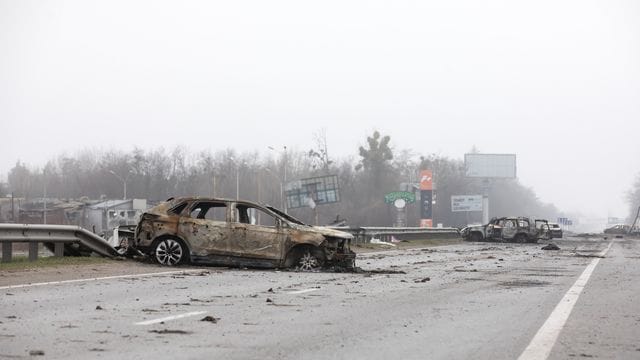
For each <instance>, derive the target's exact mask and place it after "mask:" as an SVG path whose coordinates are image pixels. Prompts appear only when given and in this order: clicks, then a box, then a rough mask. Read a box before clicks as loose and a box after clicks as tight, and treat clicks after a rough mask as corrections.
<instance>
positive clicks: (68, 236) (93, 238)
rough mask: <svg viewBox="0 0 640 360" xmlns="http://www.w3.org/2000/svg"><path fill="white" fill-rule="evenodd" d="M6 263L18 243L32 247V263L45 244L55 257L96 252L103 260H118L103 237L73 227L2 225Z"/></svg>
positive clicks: (30, 248) (1, 239)
mask: <svg viewBox="0 0 640 360" xmlns="http://www.w3.org/2000/svg"><path fill="white" fill-rule="evenodd" d="M0 243H1V244H2V262H10V261H11V259H12V257H13V244H14V243H28V244H29V260H30V261H34V260H36V259H37V258H38V245H39V244H44V245H45V246H46V247H47V248H48V249H49V250H51V251H52V252H53V255H54V256H64V255H80V254H82V253H86V252H95V253H97V254H100V255H102V256H107V257H113V256H117V255H118V254H117V252H116V250H115V249H114V248H113V247H112V246H111V245H109V243H107V241H106V240H104V239H103V238H102V237H100V236H98V235H96V234H94V233H92V232H90V231H88V230H86V229H83V228H81V227H79V226H70V225H30V224H0Z"/></svg>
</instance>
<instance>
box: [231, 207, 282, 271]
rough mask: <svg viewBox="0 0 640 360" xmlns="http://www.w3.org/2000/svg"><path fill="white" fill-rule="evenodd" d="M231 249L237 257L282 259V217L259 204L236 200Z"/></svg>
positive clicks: (232, 221) (233, 212)
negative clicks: (243, 202)
mask: <svg viewBox="0 0 640 360" xmlns="http://www.w3.org/2000/svg"><path fill="white" fill-rule="evenodd" d="M232 214H233V215H232V219H231V234H232V235H231V238H230V240H229V248H230V251H231V252H232V253H233V254H234V255H235V256H238V257H245V258H254V259H267V260H280V259H282V258H283V257H284V241H285V239H286V234H285V232H284V231H283V229H284V228H283V226H282V223H281V220H280V219H279V218H278V217H276V216H275V215H273V214H272V213H271V212H268V211H266V210H265V209H262V208H260V207H257V206H253V205H249V204H242V203H236V204H235V206H234V209H233V211H232Z"/></svg>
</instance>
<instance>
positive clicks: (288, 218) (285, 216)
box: [265, 205, 311, 226]
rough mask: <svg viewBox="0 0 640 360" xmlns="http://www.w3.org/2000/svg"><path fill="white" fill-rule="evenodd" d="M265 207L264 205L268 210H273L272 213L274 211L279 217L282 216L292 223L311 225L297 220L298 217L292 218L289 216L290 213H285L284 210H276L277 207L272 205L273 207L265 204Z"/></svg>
mask: <svg viewBox="0 0 640 360" xmlns="http://www.w3.org/2000/svg"><path fill="white" fill-rule="evenodd" d="M265 207H266V208H267V209H269V210H271V211H273V212H274V213H276V214H277V215H278V216H280V217H282V218H284V219H285V220H287V221H289V222H292V223H294V224H297V225H302V226H311V225H309V224H305V223H303V222H302V221H300V220H298V219H296V218H294V217H293V216H291V215H289V214H286V213H284V212H282V211H280V210H278V209H276V208H274V207H273V206H271V205H266V206H265Z"/></svg>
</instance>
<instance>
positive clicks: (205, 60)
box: [0, 0, 640, 217]
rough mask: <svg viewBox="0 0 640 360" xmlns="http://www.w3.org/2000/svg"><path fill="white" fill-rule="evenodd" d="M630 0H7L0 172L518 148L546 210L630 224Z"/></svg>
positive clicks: (637, 5) (634, 94) (0, 20)
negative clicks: (145, 151)
mask: <svg viewBox="0 0 640 360" xmlns="http://www.w3.org/2000/svg"><path fill="white" fill-rule="evenodd" d="M639 119H640V2H637V1H635V0H628V1H611V0H607V1H604V0H600V1H599V0H595V1H579V0H575V1H535V2H533V1H532V2H526V3H525V2H515V1H506V0H505V1H472V0H466V1H465V0H457V1H369V0H367V1H364V0H357V1H350V2H346V1H322V2H301V1H277V0H274V1H268V2H265V1H180V2H178V1H176V2H171V1H99V2H98V1H85V0H83V1H24V0H21V1H9V0H0V133H2V134H3V136H2V140H1V141H0V151H1V155H0V179H3V180H4V179H6V175H7V173H8V172H9V170H10V169H11V168H12V167H13V166H14V165H15V163H16V161H18V160H20V161H22V162H25V163H27V164H28V165H29V166H33V167H41V166H43V165H44V164H45V163H46V161H47V160H49V159H52V158H53V157H56V156H58V155H60V154H64V153H67V154H74V153H75V152H77V151H79V150H82V149H87V148H88V149H123V150H126V151H129V150H131V149H133V148H134V147H141V148H155V147H160V146H164V147H172V146H176V145H184V146H186V147H187V148H189V149H193V150H198V149H211V150H221V149H226V148H233V149H236V150H238V151H260V152H263V151H264V152H268V151H269V150H268V147H269V146H272V147H276V148H281V147H282V146H287V148H288V149H291V150H292V151H296V150H297V151H305V150H308V149H309V148H310V147H311V144H312V143H313V137H314V133H316V132H317V131H318V130H320V129H326V135H327V142H328V150H329V153H330V154H331V155H332V156H334V157H344V158H346V157H350V156H351V157H354V158H356V157H357V149H358V146H359V145H362V144H364V142H365V140H366V136H368V135H370V134H371V133H372V132H373V130H379V131H380V132H381V133H383V134H385V135H390V136H391V144H392V145H393V147H394V149H395V150H397V151H398V150H402V149H411V150H412V151H413V152H414V153H415V154H416V157H417V156H419V155H428V154H434V153H435V154H438V155H443V156H448V157H451V158H462V157H463V156H464V153H465V152H469V151H470V150H471V149H472V147H475V148H477V149H478V150H479V151H480V152H483V153H514V154H517V169H518V172H517V173H518V178H519V180H520V181H521V182H522V183H523V184H525V185H526V186H529V187H531V188H532V189H534V191H535V192H536V194H538V196H539V197H540V199H541V200H542V201H545V202H549V203H553V204H555V205H556V206H558V207H559V208H560V209H562V210H564V211H579V212H582V213H584V214H588V215H590V216H602V217H606V216H619V217H623V216H626V215H627V210H628V207H627V204H626V203H625V192H626V191H628V190H629V189H630V188H631V186H632V183H633V180H634V177H635V176H636V175H637V174H638V173H640V156H638V155H639V154H640V141H638V140H639V139H638V138H639V136H640V121H639Z"/></svg>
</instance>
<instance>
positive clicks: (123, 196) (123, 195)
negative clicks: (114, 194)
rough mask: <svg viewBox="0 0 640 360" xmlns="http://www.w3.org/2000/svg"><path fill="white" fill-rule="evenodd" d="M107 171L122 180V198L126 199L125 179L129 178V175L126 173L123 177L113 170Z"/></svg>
mask: <svg viewBox="0 0 640 360" xmlns="http://www.w3.org/2000/svg"><path fill="white" fill-rule="evenodd" d="M109 173H110V174H111V175H113V176H115V177H117V178H118V179H120V181H122V186H123V188H124V189H123V194H122V199H123V200H126V199H127V179H129V175H128V174H127V177H126V178H123V177H122V176H120V175H118V174H116V173H115V172H114V171H113V170H109Z"/></svg>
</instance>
